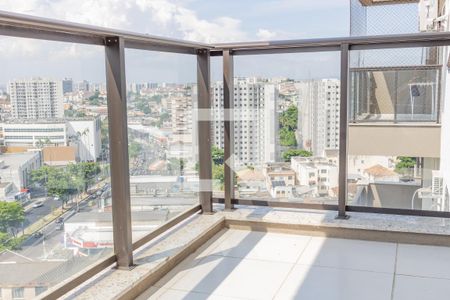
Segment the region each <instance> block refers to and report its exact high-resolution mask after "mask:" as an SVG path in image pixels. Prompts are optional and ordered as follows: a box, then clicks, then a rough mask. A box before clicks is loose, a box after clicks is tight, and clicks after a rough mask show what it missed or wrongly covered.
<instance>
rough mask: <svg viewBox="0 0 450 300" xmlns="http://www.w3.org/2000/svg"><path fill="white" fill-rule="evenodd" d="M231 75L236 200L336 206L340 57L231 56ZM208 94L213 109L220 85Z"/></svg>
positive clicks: (216, 130) (220, 99)
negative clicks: (212, 101)
mask: <svg viewBox="0 0 450 300" xmlns="http://www.w3.org/2000/svg"><path fill="white" fill-rule="evenodd" d="M268 58H270V59H268ZM319 62H320V63H322V64H323V65H324V68H322V69H320V70H319V69H317V68H316V67H315V65H317V64H318V63H319ZM234 69H235V76H236V77H235V80H234V85H235V87H234V101H235V102H234V111H233V113H234V122H235V123H234V138H235V141H234V166H233V168H234V170H235V172H236V175H237V186H236V197H238V198H249V199H266V200H276V201H295V202H308V203H336V202H337V190H338V189H337V186H338V166H337V153H338V146H339V86H340V83H339V80H338V79H336V78H339V54H338V53H318V54H289V55H285V54H283V55H270V57H268V56H266V55H261V56H242V57H241V56H237V57H235V68H234ZM213 88H214V98H213V99H214V106H215V107H216V106H217V107H220V103H223V83H222V81H220V80H219V81H216V82H215V83H214V85H213ZM219 113H220V112H219ZM216 114H217V113H216ZM219 118H220V117H219ZM215 119H217V117H215ZM221 126H222V124H221V123H218V124H216V127H217V128H214V129H213V133H214V138H213V140H214V142H215V144H216V145H217V146H220V145H219V144H220V141H221V139H220V138H218V135H220V136H223V129H222V128H221Z"/></svg>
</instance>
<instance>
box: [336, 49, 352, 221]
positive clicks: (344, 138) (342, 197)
mask: <svg viewBox="0 0 450 300" xmlns="http://www.w3.org/2000/svg"><path fill="white" fill-rule="evenodd" d="M348 61H349V45H348V44H342V45H341V86H340V97H341V98H340V107H339V195H338V215H337V218H340V219H346V218H348V216H347V215H346V213H345V208H346V205H347V197H348V196H347V159H348V157H347V156H348V151H347V146H348V134H347V133H348V102H349V101H348V98H349V97H348V92H349V88H348V86H349V84H348V78H349V63H348Z"/></svg>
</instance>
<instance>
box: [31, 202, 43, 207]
mask: <svg viewBox="0 0 450 300" xmlns="http://www.w3.org/2000/svg"><path fill="white" fill-rule="evenodd" d="M41 206H44V202H43V201H36V202H34V204H33V207H34V208H38V207H41Z"/></svg>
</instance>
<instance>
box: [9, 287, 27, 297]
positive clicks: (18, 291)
mask: <svg viewBox="0 0 450 300" xmlns="http://www.w3.org/2000/svg"><path fill="white" fill-rule="evenodd" d="M11 295H12V298H13V299H25V296H24V288H22V287H21V288H13V289H12V290H11Z"/></svg>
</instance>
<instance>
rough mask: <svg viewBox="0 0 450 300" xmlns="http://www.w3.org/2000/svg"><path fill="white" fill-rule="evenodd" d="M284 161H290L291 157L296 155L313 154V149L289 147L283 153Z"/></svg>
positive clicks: (306, 155)
mask: <svg viewBox="0 0 450 300" xmlns="http://www.w3.org/2000/svg"><path fill="white" fill-rule="evenodd" d="M282 156H283V159H284V161H286V162H290V161H291V157H294V156H302V157H310V156H312V152H311V151H307V150H303V149H289V150H286V151H285V152H283V154H282Z"/></svg>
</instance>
